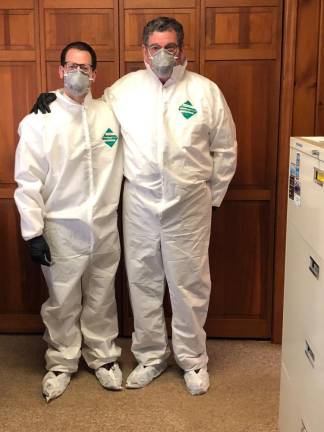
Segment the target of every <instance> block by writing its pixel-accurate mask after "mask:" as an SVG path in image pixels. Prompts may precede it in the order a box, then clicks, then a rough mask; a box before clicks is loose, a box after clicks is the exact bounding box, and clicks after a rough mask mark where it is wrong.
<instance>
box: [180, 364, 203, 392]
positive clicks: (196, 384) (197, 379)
mask: <svg viewBox="0 0 324 432" xmlns="http://www.w3.org/2000/svg"><path fill="white" fill-rule="evenodd" d="M184 380H185V383H186V386H187V389H188V391H189V392H190V393H191V394H192V395H201V394H204V393H206V392H207V390H208V388H209V374H208V372H207V368H206V367H204V368H201V369H197V370H191V371H187V372H185V373H184Z"/></svg>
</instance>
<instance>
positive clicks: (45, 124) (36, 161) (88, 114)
mask: <svg viewBox="0 0 324 432" xmlns="http://www.w3.org/2000/svg"><path fill="white" fill-rule="evenodd" d="M55 93H56V96H57V99H56V101H55V102H53V103H52V104H51V113H50V114H46V115H42V116H41V115H35V114H30V115H28V116H26V117H25V118H24V119H23V120H22V122H21V123H20V126H19V135H20V141H19V144H18V147H17V152H16V166H15V179H16V181H17V183H18V188H17V189H16V191H15V201H16V204H17V207H18V210H19V213H20V216H21V230H22V236H23V238H24V239H25V240H29V239H31V238H33V237H36V236H39V235H44V237H45V239H46V241H47V243H48V245H49V247H50V250H51V255H52V261H53V264H52V265H51V266H50V267H46V266H42V270H43V273H44V276H45V279H46V282H47V285H48V289H49V298H48V300H47V301H46V302H45V303H44V304H43V306H42V309H41V315H42V318H43V321H44V324H45V326H46V331H45V334H44V339H45V340H46V341H47V343H48V350H47V352H46V368H47V369H48V370H52V371H62V372H70V373H72V372H75V371H76V370H77V368H78V360H79V357H80V355H81V343H82V337H83V344H84V347H83V349H82V354H83V356H84V358H85V360H86V362H87V364H88V366H89V367H90V368H93V369H97V368H98V367H100V366H102V365H103V364H105V363H110V362H113V361H115V360H116V359H117V358H118V357H119V356H120V348H119V347H118V346H117V345H116V344H115V342H114V340H115V338H116V337H117V334H118V323H117V309H116V300H115V289H114V280H115V273H116V270H117V266H118V262H119V257H120V243H119V235H118V230H117V213H116V210H117V206H118V202H119V196H120V188H121V181H122V162H123V161H122V148H121V146H120V145H119V140H118V136H119V125H118V122H117V121H116V118H115V116H114V115H113V113H112V111H111V109H110V107H109V106H108V105H107V104H106V103H104V102H102V101H97V100H93V99H92V97H91V95H87V96H86V98H85V101H84V104H82V105H80V104H78V103H76V102H74V101H73V100H72V99H70V98H69V97H67V96H65V95H63V94H62V92H61V91H56V92H55Z"/></svg>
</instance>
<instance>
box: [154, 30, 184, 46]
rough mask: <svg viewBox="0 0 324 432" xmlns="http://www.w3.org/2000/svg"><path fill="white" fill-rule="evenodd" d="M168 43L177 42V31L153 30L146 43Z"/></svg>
mask: <svg viewBox="0 0 324 432" xmlns="http://www.w3.org/2000/svg"><path fill="white" fill-rule="evenodd" d="M168 43H177V33H176V32H175V31H174V30H166V31H163V32H158V31H155V32H153V33H152V34H150V36H149V38H148V44H149V45H152V44H159V45H161V46H162V45H163V46H164V45H167V44H168Z"/></svg>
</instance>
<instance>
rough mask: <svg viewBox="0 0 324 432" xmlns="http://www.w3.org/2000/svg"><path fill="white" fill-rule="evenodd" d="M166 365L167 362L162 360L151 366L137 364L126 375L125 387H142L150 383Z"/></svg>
mask: <svg viewBox="0 0 324 432" xmlns="http://www.w3.org/2000/svg"><path fill="white" fill-rule="evenodd" d="M167 367H168V364H167V362H162V363H160V364H157V365H153V366H143V365H142V364H139V365H138V366H136V368H135V369H134V370H133V372H132V373H131V374H130V375H129V376H128V378H127V382H126V387H127V388H142V387H145V386H146V385H148V384H150V382H152V381H153V380H154V378H156V377H158V376H159V375H161V373H162V372H164V371H165V369H166V368H167Z"/></svg>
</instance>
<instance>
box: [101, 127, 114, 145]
mask: <svg viewBox="0 0 324 432" xmlns="http://www.w3.org/2000/svg"><path fill="white" fill-rule="evenodd" d="M102 140H103V142H104V143H105V144H107V145H108V146H109V147H112V146H113V145H114V144H115V142H116V141H117V140H118V136H117V135H115V134H114V132H113V131H112V130H111V129H110V128H108V129H107V130H106V132H105V133H104V135H103V137H102Z"/></svg>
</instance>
